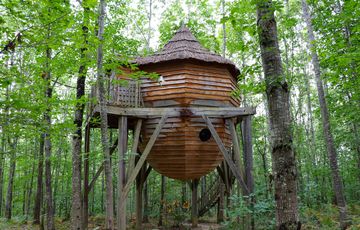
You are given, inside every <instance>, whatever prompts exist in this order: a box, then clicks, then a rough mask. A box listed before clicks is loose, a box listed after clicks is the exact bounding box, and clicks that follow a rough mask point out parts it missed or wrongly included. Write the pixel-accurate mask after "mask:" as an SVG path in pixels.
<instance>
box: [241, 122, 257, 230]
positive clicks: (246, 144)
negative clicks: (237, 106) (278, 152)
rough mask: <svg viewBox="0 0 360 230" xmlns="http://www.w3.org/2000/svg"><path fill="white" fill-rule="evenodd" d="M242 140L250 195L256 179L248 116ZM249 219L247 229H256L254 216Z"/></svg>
mask: <svg viewBox="0 0 360 230" xmlns="http://www.w3.org/2000/svg"><path fill="white" fill-rule="evenodd" d="M242 138H243V148H244V164H245V183H246V186H247V188H248V189H249V191H248V192H249V193H248V194H246V195H250V194H252V193H254V178H253V150H252V139H251V116H246V117H245V118H244V119H243V121H242ZM249 202H250V204H249V205H250V209H253V204H254V197H251V199H250V200H249ZM247 219H248V222H250V223H248V224H247V229H255V221H254V216H250V218H247Z"/></svg>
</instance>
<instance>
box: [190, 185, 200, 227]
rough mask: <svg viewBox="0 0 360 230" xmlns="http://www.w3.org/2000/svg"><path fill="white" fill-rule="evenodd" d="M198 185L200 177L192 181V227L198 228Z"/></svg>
mask: <svg viewBox="0 0 360 230" xmlns="http://www.w3.org/2000/svg"><path fill="white" fill-rule="evenodd" d="M198 185H199V179H194V180H193V181H192V183H191V190H192V193H191V227H192V228H196V227H197V226H198V223H199V210H198V202H197V201H198Z"/></svg>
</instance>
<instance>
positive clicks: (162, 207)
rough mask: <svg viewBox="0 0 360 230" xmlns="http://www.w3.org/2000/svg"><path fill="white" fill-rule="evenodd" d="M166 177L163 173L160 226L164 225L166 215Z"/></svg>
mask: <svg viewBox="0 0 360 230" xmlns="http://www.w3.org/2000/svg"><path fill="white" fill-rule="evenodd" d="M165 183H166V177H165V176H164V175H161V190H160V206H159V213H160V215H159V223H158V226H162V225H163V216H164V203H165V188H166V184H165Z"/></svg>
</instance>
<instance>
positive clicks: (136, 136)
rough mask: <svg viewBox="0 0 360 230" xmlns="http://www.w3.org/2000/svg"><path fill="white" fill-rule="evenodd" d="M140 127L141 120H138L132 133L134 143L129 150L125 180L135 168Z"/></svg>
mask: <svg viewBox="0 0 360 230" xmlns="http://www.w3.org/2000/svg"><path fill="white" fill-rule="evenodd" d="M141 126H142V119H138V120H137V122H136V128H135V132H134V139H133V140H134V141H133V146H132V148H131V153H130V154H131V155H130V159H129V167H128V170H127V172H126V179H128V178H129V175H130V174H131V172H132V171H133V169H134V167H135V157H136V155H137V149H138V146H139V137H140V131H141Z"/></svg>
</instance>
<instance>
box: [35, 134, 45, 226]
mask: <svg viewBox="0 0 360 230" xmlns="http://www.w3.org/2000/svg"><path fill="white" fill-rule="evenodd" d="M43 170H44V134H41V135H40V145H39V156H38V174H37V188H36V195H35V204H34V222H33V223H34V224H40V214H41V207H42V196H43V191H42V189H43Z"/></svg>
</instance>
